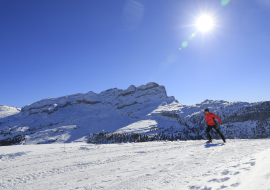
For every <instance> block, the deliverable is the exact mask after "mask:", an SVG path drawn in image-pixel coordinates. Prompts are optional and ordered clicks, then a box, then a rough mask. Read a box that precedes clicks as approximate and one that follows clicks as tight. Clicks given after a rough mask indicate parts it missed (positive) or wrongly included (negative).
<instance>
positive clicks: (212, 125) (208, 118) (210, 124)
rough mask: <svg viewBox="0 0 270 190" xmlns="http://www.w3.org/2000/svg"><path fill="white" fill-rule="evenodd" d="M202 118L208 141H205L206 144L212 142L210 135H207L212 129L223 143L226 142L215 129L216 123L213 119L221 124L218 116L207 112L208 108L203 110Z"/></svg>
mask: <svg viewBox="0 0 270 190" xmlns="http://www.w3.org/2000/svg"><path fill="white" fill-rule="evenodd" d="M204 118H205V121H206V124H207V128H206V134H207V137H208V139H209V141H207V142H206V143H211V142H212V137H211V135H210V133H209V132H210V130H211V129H212V128H214V129H215V130H216V132H217V133H218V134H219V136H220V137H221V138H222V140H223V142H224V143H225V142H226V140H225V138H224V136H223V134H222V133H221V132H220V131H219V129H218V128H217V123H216V121H215V119H214V118H216V119H217V120H218V122H219V123H220V124H221V120H220V118H219V117H218V116H216V115H215V114H213V113H211V112H209V109H208V108H206V109H205V110H204Z"/></svg>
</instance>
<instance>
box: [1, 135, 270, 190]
mask: <svg viewBox="0 0 270 190" xmlns="http://www.w3.org/2000/svg"><path fill="white" fill-rule="evenodd" d="M219 142H221V141H218V140H216V141H215V142H214V143H213V144H207V145H206V144H205V140H198V141H179V142H177V141H173V142H170V141H169V142H164V141H162V142H147V143H122V144H102V145H92V144H84V143H74V144H72V143H68V144H65V147H64V144H44V145H17V146H2V147H0V189H12V190H13V189H39V190H43V189H65V190H66V189H108V190H109V189H138V190H139V189H140V190H141V189H155V190H156V189H166V190H167V189H181V190H182V189H183V190H184V189H200V190H202V189H205V190H206V189H211V190H214V189H215V190H218V189H245V190H246V189H254V187H256V188H255V189H256V190H260V189H261V190H265V189H266V190H267V189H269V187H270V185H269V181H270V139H257V140H230V139H228V143H227V144H225V145H222V144H221V143H219Z"/></svg>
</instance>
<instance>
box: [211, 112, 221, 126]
mask: <svg viewBox="0 0 270 190" xmlns="http://www.w3.org/2000/svg"><path fill="white" fill-rule="evenodd" d="M212 114H213V113H212ZM213 117H214V118H216V119H217V120H218V122H219V123H220V124H221V120H220V118H219V117H218V116H216V115H215V114H213Z"/></svg>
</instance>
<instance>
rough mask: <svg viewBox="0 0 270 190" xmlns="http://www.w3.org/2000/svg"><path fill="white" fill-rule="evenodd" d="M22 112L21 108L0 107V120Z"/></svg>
mask: <svg viewBox="0 0 270 190" xmlns="http://www.w3.org/2000/svg"><path fill="white" fill-rule="evenodd" d="M20 111H21V109H20V108H16V107H12V106H5V105H0V119H1V118H4V117H8V116H11V115H14V114H17V113H19V112H20Z"/></svg>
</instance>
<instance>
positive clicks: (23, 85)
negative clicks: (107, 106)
mask: <svg viewBox="0 0 270 190" xmlns="http://www.w3.org/2000/svg"><path fill="white" fill-rule="evenodd" d="M223 2H226V1H223ZM205 13H207V14H211V15H212V16H213V18H214V20H215V25H216V26H215V27H214V28H213V30H211V31H210V32H209V33H202V32H196V31H197V28H196V26H195V25H194V23H195V21H196V19H197V18H198V17H199V16H200V15H202V14H205ZM269 20H270V3H269V1H268V0H253V1H246V0H231V1H227V4H226V5H223V6H222V5H221V1H219V0H208V1H207V0H197V1H196V0H192V1H190V0H181V1H179V0H166V1H165V0H138V1H126V0H79V1H74V0H46V1H41V0H40V1H37V0H25V1H20V0H12V1H6V0H0V26H1V30H0V66H1V67H0V68H1V70H0V71H1V74H0V81H1V85H0V89H1V91H0V105H9V106H16V107H22V106H24V105H26V104H31V103H34V102H36V101H38V100H41V99H44V98H53V97H59V96H64V95H70V94H76V93H86V92H88V91H94V92H96V93H100V92H101V91H103V90H107V89H109V88H115V87H117V88H120V89H126V88H128V86H129V85H132V84H133V85H135V86H139V85H142V84H146V83H148V82H156V83H158V84H160V85H164V86H165V87H166V90H167V94H168V95H169V96H175V98H176V99H177V100H178V101H179V102H180V103H182V104H185V105H191V104H196V103H200V102H202V101H204V100H205V99H213V100H226V101H247V102H257V101H266V100H269V97H270V88H269V82H270V74H269V71H270V50H269V49H270V48H269V46H270V22H269ZM193 33H196V35H195V36H193V37H192V34H193ZM184 41H187V42H188V45H187V47H181V46H182V43H183V42H184ZM179 48H181V50H180V49H179Z"/></svg>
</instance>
